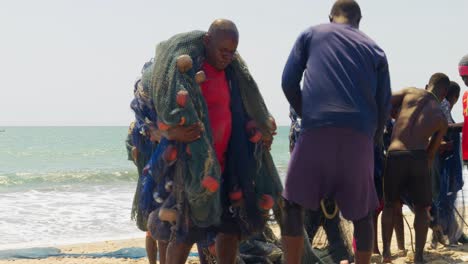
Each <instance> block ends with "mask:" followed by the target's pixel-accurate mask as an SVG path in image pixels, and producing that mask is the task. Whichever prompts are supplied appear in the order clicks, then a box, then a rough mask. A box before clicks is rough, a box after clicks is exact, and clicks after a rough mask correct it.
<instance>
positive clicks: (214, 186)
mask: <svg viewBox="0 0 468 264" xmlns="http://www.w3.org/2000/svg"><path fill="white" fill-rule="evenodd" d="M202 186H203V187H204V188H205V189H207V190H208V191H209V192H212V193H214V192H216V191H217V190H218V189H219V182H218V181H217V180H216V179H215V178H213V177H211V176H205V177H204V178H203V180H202Z"/></svg>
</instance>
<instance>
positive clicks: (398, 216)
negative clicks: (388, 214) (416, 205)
mask: <svg viewBox="0 0 468 264" xmlns="http://www.w3.org/2000/svg"><path fill="white" fill-rule="evenodd" d="M402 210H403V205H402V204H401V202H398V204H397V205H395V215H394V216H393V217H394V218H393V220H394V221H393V227H394V229H395V235H396V239H397V244H398V249H399V250H401V251H403V252H404V253H405V254H406V249H405V228H404V225H403V211H402Z"/></svg>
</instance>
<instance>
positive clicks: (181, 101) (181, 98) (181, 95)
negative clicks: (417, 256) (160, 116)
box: [176, 90, 188, 107]
mask: <svg viewBox="0 0 468 264" xmlns="http://www.w3.org/2000/svg"><path fill="white" fill-rule="evenodd" d="M187 98H188V92H187V91H183V90H182V91H179V92H177V95H176V103H177V105H178V106H180V107H185V105H187Z"/></svg>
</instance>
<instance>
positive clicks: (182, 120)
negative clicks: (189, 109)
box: [179, 117, 185, 126]
mask: <svg viewBox="0 0 468 264" xmlns="http://www.w3.org/2000/svg"><path fill="white" fill-rule="evenodd" d="M184 124H185V117H181V118H180V122H179V125H181V126H183V125H184Z"/></svg>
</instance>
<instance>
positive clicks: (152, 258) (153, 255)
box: [145, 232, 158, 264]
mask: <svg viewBox="0 0 468 264" xmlns="http://www.w3.org/2000/svg"><path fill="white" fill-rule="evenodd" d="M145 242H146V243H145V246H146V255H147V256H148V262H149V263H150V264H156V259H157V256H158V244H157V243H156V241H155V240H154V239H153V238H152V237H151V234H150V233H149V232H146V241H145Z"/></svg>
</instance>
